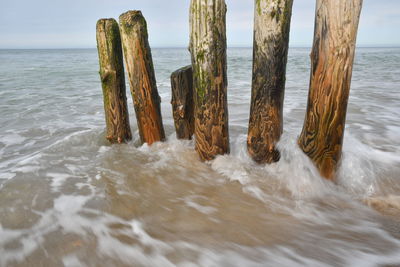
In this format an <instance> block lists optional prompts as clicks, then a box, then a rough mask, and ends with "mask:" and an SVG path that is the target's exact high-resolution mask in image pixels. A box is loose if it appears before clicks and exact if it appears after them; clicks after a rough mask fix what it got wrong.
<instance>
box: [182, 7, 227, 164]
mask: <svg viewBox="0 0 400 267" xmlns="http://www.w3.org/2000/svg"><path fill="white" fill-rule="evenodd" d="M225 16H226V5H225V1H224V0H191V2H190V46H189V49H190V52H191V57H192V67H193V84H194V91H195V92H194V103H195V137H196V142H195V143H196V151H197V152H198V154H199V156H200V158H201V159H202V160H211V159H214V158H215V156H217V155H219V154H225V153H229V132H228V107H227V84H228V82H227V73H226V72H227V67H226V22H225Z"/></svg>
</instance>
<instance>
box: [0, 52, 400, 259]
mask: <svg viewBox="0 0 400 267" xmlns="http://www.w3.org/2000/svg"><path fill="white" fill-rule="evenodd" d="M251 52H252V51H251V49H230V50H229V51H228V57H229V65H228V69H229V89H228V90H229V96H228V101H229V115H230V135H231V151H232V153H231V154H230V155H224V156H219V157H217V158H216V159H215V160H214V161H212V162H209V163H202V162H200V161H199V160H198V157H197V155H196V153H195V152H194V149H193V147H194V144H193V142H192V141H181V140H177V139H176V138H175V135H174V129H173V121H172V116H171V107H170V105H169V100H170V85H169V75H170V73H171V72H172V71H174V70H175V69H177V68H179V67H182V66H184V65H185V64H188V63H189V55H188V54H187V51H186V50H185V49H155V50H154V51H153V56H154V63H155V67H156V73H157V81H158V88H159V92H160V95H161V97H162V100H163V103H162V112H163V119H164V124H165V128H166V132H167V134H168V135H169V137H168V140H167V141H166V142H165V143H156V144H154V145H152V146H147V145H144V146H139V145H138V142H139V137H138V133H137V127H136V123H135V117H134V114H133V113H132V110H133V109H132V108H131V107H132V100H131V98H130V96H128V101H129V108H130V111H131V114H130V121H131V126H132V130H133V132H134V140H133V141H132V142H130V143H129V144H126V145H113V146H110V145H109V144H108V143H107V142H106V141H105V138H104V117H103V116H104V115H103V106H102V95H101V88H100V83H99V78H98V74H97V68H98V65H97V54H96V51H95V50H14V51H12V50H9V51H6V50H1V51H0V61H1V62H3V64H1V65H0V73H1V74H0V96H1V97H0V111H1V114H2V117H1V118H0V123H1V125H2V127H1V128H0V155H1V160H0V266H132V265H135V266H175V265H178V266H199V265H200V266H221V265H222V266H261V265H262V266H385V265H398V264H400V196H399V193H398V192H400V190H399V189H400V180H399V179H400V177H399V173H400V150H399V148H400V146H399V145H400V141H399V140H400V138H399V137H400V120H399V117H400V109H399V106H398V103H399V101H400V93H399V91H398V88H399V85H400V78H399V77H400V75H399V74H400V73H399V72H400V63H399V62H400V49H398V48H379V49H378V48H377V49H372V48H370V49H366V48H361V49H358V51H357V58H356V62H355V66H354V74H353V82H352V91H351V97H350V101H349V110H348V117H347V127H346V133H345V140H344V147H343V148H344V151H343V158H342V162H341V166H340V169H339V172H338V181H337V184H333V183H330V182H328V181H326V180H324V179H322V178H321V177H320V176H319V174H318V172H317V170H316V169H315V167H314V166H313V164H312V163H311V162H310V160H309V159H308V158H307V157H306V156H305V155H304V154H303V153H302V151H301V150H300V149H299V148H298V146H297V144H296V139H297V136H298V134H299V133H300V130H301V127H302V122H303V119H304V111H305V104H306V103H305V101H306V99H307V85H308V77H309V76H308V75H309V73H308V72H309V66H310V64H309V60H308V53H309V49H300V48H295V49H291V52H290V54H289V63H288V73H287V87H286V99H285V110H284V116H285V126H284V127H285V132H284V134H283V136H282V138H281V141H280V142H279V144H278V147H279V149H280V151H281V160H280V161H279V162H278V163H274V164H271V165H257V164H255V163H254V162H252V161H251V159H250V158H249V156H248V155H247V152H246V131H247V123H248V114H249V103H250V86H251V84H250V81H251ZM44 74H45V75H44ZM127 88H129V87H127Z"/></svg>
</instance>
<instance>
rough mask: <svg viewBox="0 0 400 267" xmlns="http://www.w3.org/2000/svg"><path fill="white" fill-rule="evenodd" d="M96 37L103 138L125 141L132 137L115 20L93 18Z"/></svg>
mask: <svg viewBox="0 0 400 267" xmlns="http://www.w3.org/2000/svg"><path fill="white" fill-rule="evenodd" d="M96 39H97V50H98V54H99V63H100V78H101V84H102V88H103V97H104V111H105V117H106V126H107V139H108V140H109V141H110V142H111V143H122V142H126V141H129V140H131V139H132V134H131V129H130V126H129V113H128V107H127V104H126V88H125V74H124V65H123V58H122V47H121V37H120V33H119V28H118V23H117V22H116V21H115V20H114V19H100V20H99V21H97V25H96Z"/></svg>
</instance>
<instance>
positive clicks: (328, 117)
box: [298, 0, 362, 180]
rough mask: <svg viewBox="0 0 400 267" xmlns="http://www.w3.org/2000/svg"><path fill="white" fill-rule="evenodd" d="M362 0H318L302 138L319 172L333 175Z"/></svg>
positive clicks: (301, 141) (340, 142) (303, 145)
mask: <svg viewBox="0 0 400 267" xmlns="http://www.w3.org/2000/svg"><path fill="white" fill-rule="evenodd" d="M361 6H362V0H334V1H325V0H317V6H316V18H315V32H314V43H313V48H312V52H311V78H310V91H309V95H308V105H307V113H306V116H305V121H304V126H303V130H302V132H301V135H300V137H299V140H298V143H299V145H300V148H301V149H302V150H303V151H304V153H306V154H307V155H308V156H309V157H310V158H311V159H312V160H313V161H314V163H315V164H316V166H317V168H318V169H319V171H320V173H321V175H322V176H323V177H325V178H327V179H330V180H332V179H335V172H336V168H337V165H338V162H339V160H340V158H341V154H342V143H343V134H344V129H345V121H346V111H347V102H348V97H349V91H350V82H351V75H352V70H353V60H354V53H355V44H356V36H357V28H358V22H359V18H360V12H361Z"/></svg>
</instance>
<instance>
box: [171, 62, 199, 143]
mask: <svg viewBox="0 0 400 267" xmlns="http://www.w3.org/2000/svg"><path fill="white" fill-rule="evenodd" d="M171 89H172V99H171V104H172V114H173V116H174V123H175V130H176V137H177V138H178V139H188V140H190V139H192V135H193V133H194V114H193V111H194V106H193V72H192V66H186V67H183V68H180V69H178V70H176V71H174V72H173V73H172V74H171Z"/></svg>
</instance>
